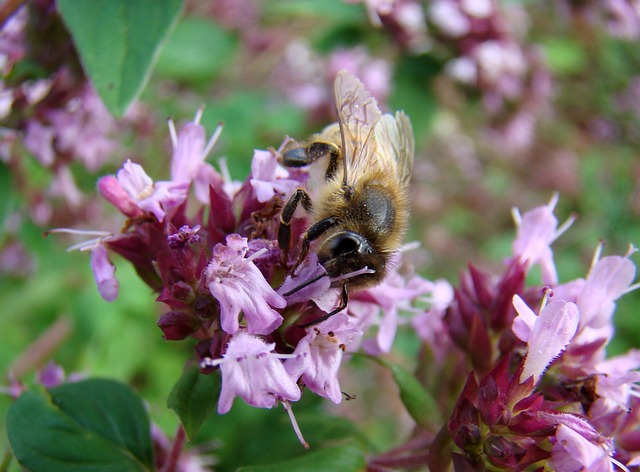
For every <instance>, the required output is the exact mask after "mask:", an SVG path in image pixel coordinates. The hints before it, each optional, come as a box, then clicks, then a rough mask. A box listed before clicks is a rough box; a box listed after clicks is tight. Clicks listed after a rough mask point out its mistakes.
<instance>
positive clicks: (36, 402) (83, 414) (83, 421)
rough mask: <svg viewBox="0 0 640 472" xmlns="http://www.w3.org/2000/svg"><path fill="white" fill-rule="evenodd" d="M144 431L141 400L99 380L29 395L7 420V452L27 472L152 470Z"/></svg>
mask: <svg viewBox="0 0 640 472" xmlns="http://www.w3.org/2000/svg"><path fill="white" fill-rule="evenodd" d="M150 431H151V428H150V425H149V419H148V417H147V414H146V411H145V409H144V405H143V404H142V401H141V399H140V398H139V397H138V396H137V395H136V394H135V393H133V392H132V391H131V390H130V389H129V388H128V387H127V386H125V385H123V384H120V383H118V382H114V381H111V380H104V379H91V380H85V381H82V382H77V383H71V384H64V385H61V386H60V387H56V388H54V389H51V390H50V391H49V392H47V391H43V390H35V389H34V390H30V391H28V392H26V393H24V394H23V395H22V396H21V397H19V398H18V399H17V400H16V402H15V403H14V404H13V405H12V406H11V408H10V410H9V413H8V415H7V432H8V436H9V441H10V442H11V447H12V449H13V452H14V453H15V455H16V458H17V460H18V462H19V463H20V464H22V465H23V466H24V467H25V468H27V469H28V470H30V471H32V472H38V471H47V472H56V471H72V472H73V471H78V472H94V471H95V472H98V471H99V472H111V471H113V472H118V471H123V470H127V471H150V470H153V467H154V461H153V449H152V443H151V432H150Z"/></svg>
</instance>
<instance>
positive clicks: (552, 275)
mask: <svg viewBox="0 0 640 472" xmlns="http://www.w3.org/2000/svg"><path fill="white" fill-rule="evenodd" d="M556 203H558V195H557V194H556V195H554V196H553V198H552V199H551V201H550V202H549V203H548V204H547V205H542V206H539V207H537V208H534V209H533V210H530V211H528V212H527V213H525V214H524V215H523V216H522V217H521V216H520V213H519V212H518V210H517V209H514V218H515V220H516V225H517V227H518V234H517V236H516V240H515V241H514V242H513V255H514V256H515V257H517V258H519V259H520V260H521V261H522V262H524V263H526V264H527V267H531V266H533V265H535V264H540V267H541V269H542V282H543V283H544V284H547V285H556V284H557V283H558V274H557V272H556V266H555V264H554V263H553V251H552V250H551V243H553V242H554V241H555V240H556V238H558V236H560V235H561V234H562V233H563V232H564V231H565V230H566V229H567V228H568V227H569V226H570V225H571V223H573V219H571V218H570V219H569V220H567V222H565V223H564V224H563V225H562V227H561V228H560V229H558V220H557V219H556V217H555V216H554V215H553V210H554V208H555V206H556Z"/></svg>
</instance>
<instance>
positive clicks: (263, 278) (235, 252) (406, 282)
mask: <svg viewBox="0 0 640 472" xmlns="http://www.w3.org/2000/svg"><path fill="white" fill-rule="evenodd" d="M201 114H202V110H200V111H199V112H198V114H197V115H196V117H195V119H194V121H193V122H190V123H187V124H186V125H185V126H184V127H183V128H182V129H181V130H180V131H179V132H177V131H176V130H175V128H174V125H173V122H171V121H170V122H169V128H170V132H171V133H170V134H171V137H172V141H173V157H172V161H171V175H170V179H169V180H166V181H154V180H152V178H151V177H149V176H148V175H147V173H146V172H145V170H144V169H143V168H142V166H140V165H139V164H136V163H134V162H131V161H127V162H126V163H125V164H124V165H123V166H122V168H121V169H120V170H119V171H118V173H117V174H116V175H108V176H105V177H102V178H101V179H100V180H99V182H98V190H99V192H100V194H101V195H102V196H103V197H104V198H105V199H106V200H107V201H108V202H110V203H111V204H112V205H113V206H115V207H116V208H117V209H118V210H119V211H120V212H121V213H122V214H123V215H125V216H126V217H127V218H128V220H127V222H126V224H125V227H124V229H123V230H122V231H121V232H119V233H111V234H110V233H100V232H95V233H91V235H92V236H97V237H96V238H95V239H92V240H91V241H87V242H84V243H81V244H79V245H78V246H77V248H78V249H82V250H88V251H91V254H92V257H91V264H92V267H93V272H94V275H95V280H96V283H97V286H98V288H99V290H100V293H101V294H102V296H103V298H105V299H106V300H109V301H110V300H113V299H115V298H116V296H117V294H118V283H117V280H116V278H115V268H114V265H113V264H112V262H111V260H110V254H112V253H117V254H119V255H121V256H122V257H124V258H125V259H127V260H128V261H129V262H131V263H132V264H133V266H134V267H135V269H136V271H137V273H138V274H139V275H140V277H141V278H142V279H143V280H144V281H145V282H146V283H147V284H148V285H149V286H150V287H151V288H152V289H154V290H155V291H156V292H157V293H158V298H157V299H158V301H160V302H162V303H164V304H165V305H166V306H167V307H168V308H169V310H168V311H167V312H166V313H165V314H163V315H162V316H161V317H160V319H159V320H158V326H159V327H160V329H161V330H162V332H163V334H164V337H165V338H166V339H168V340H179V339H184V338H187V337H189V336H191V337H193V338H195V339H196V340H198V344H197V345H196V348H195V349H196V353H197V355H198V359H199V361H200V363H201V367H202V370H203V372H205V373H211V372H213V371H215V370H218V369H219V371H220V372H221V375H222V390H221V393H220V399H219V402H218V411H219V412H220V413H225V412H227V411H228V410H229V409H230V408H231V406H232V403H233V401H234V398H235V397H237V396H239V397H241V398H242V399H243V400H244V401H246V402H247V403H249V404H251V405H253V406H256V407H261V408H271V407H273V406H275V405H276V404H278V403H279V402H294V401H297V400H298V399H299V398H300V395H301V389H302V387H306V388H308V389H309V390H311V391H312V392H314V393H316V394H317V395H320V396H322V397H324V398H327V399H329V400H331V401H333V402H335V403H340V402H341V400H342V393H341V390H340V384H339V380H338V372H339V370H340V365H341V362H342V360H343V357H344V355H345V353H348V352H350V351H353V350H356V349H358V348H359V347H360V346H362V348H363V349H364V350H365V351H367V352H369V353H372V354H378V353H384V352H388V351H389V350H390V349H391V344H392V342H393V338H394V335H395V332H396V326H397V325H398V318H399V312H400V311H401V310H408V311H410V310H413V309H414V308H413V307H414V302H415V301H417V300H418V299H421V298H425V297H427V296H428V295H429V294H430V293H432V292H433V291H434V286H433V284H431V283H429V282H427V281H425V280H423V279H421V278H420V277H418V276H417V275H415V274H413V273H412V272H411V271H408V272H407V273H405V274H403V275H401V274H400V273H399V272H398V270H397V269H398V268H400V267H401V261H400V255H398V260H397V261H395V264H394V269H392V270H391V271H390V273H389V276H388V277H387V278H386V280H385V281H384V282H383V283H382V284H381V285H380V286H378V287H374V288H371V289H368V290H364V291H360V292H356V293H354V294H353V295H352V297H351V301H350V303H349V305H348V308H347V309H346V310H345V311H343V312H341V313H338V314H336V315H334V316H331V317H329V318H327V319H325V320H324V321H322V322H314V321H315V320H320V319H321V318H322V317H323V316H324V315H326V314H327V313H330V312H332V311H334V310H335V308H336V307H337V306H338V305H339V303H340V293H339V290H338V289H337V288H333V286H332V282H337V280H332V279H329V277H328V276H327V275H326V272H325V270H324V268H323V267H322V266H321V265H320V264H319V263H318V261H317V257H316V256H315V254H313V253H312V254H310V256H309V257H308V258H306V259H305V260H304V261H303V262H302V264H301V265H300V266H299V268H298V270H297V271H296V275H295V277H293V276H291V274H289V273H288V272H289V271H288V268H289V267H291V266H292V265H293V262H295V260H296V258H297V254H296V251H297V250H298V249H297V247H296V248H295V249H292V250H291V254H288V257H286V256H287V255H285V254H282V251H281V250H280V248H279V247H278V243H277V233H278V227H279V224H280V209H281V208H282V205H283V201H284V199H285V198H286V197H287V194H289V193H291V192H292V191H294V190H295V189H296V188H298V187H299V186H301V185H304V182H305V180H306V179H307V174H306V171H305V170H299V169H298V170H295V171H294V170H288V169H286V168H284V167H282V166H281V165H280V164H279V161H278V158H279V155H280V152H281V151H280V150H275V149H270V150H268V151H260V150H256V151H255V153H254V156H253V161H252V166H251V174H250V175H249V177H248V178H247V179H246V180H245V181H244V182H242V183H239V182H234V181H231V180H230V179H229V178H228V177H224V176H223V175H224V174H227V172H226V170H225V171H224V172H223V173H222V174H220V173H218V171H217V170H216V169H215V168H214V167H213V166H211V165H210V164H208V163H207V162H205V158H206V157H207V155H208V154H209V153H210V151H211V149H212V148H213V146H214V145H215V142H216V139H217V137H218V135H219V134H220V131H221V127H218V129H217V130H216V133H214V135H213V136H212V137H211V138H210V139H209V140H208V141H207V139H206V135H205V130H204V128H203V127H202V125H200V117H201ZM287 141H288V140H287ZM287 141H285V142H287ZM222 165H223V166H224V163H222ZM305 224H306V223H305V218H304V216H303V217H301V218H299V219H295V220H294V222H293V225H292V232H293V240H294V241H300V240H301V237H302V231H303V229H304V227H305ZM295 246H296V245H295V244H294V247H295ZM363 270H368V269H363ZM360 272H361V271H359V272H357V273H354V274H348V275H346V276H341V277H342V278H344V277H348V276H355V275H358V274H359V273H360ZM307 323H311V324H310V325H309V326H306V327H303V326H305V325H306V324H307ZM376 327H378V329H377V330H376ZM370 328H371V330H372V331H373V334H372V335H371V336H370V337H369V336H367V337H366V339H363V338H364V337H365V335H366V334H367V333H368V332H369V331H370Z"/></svg>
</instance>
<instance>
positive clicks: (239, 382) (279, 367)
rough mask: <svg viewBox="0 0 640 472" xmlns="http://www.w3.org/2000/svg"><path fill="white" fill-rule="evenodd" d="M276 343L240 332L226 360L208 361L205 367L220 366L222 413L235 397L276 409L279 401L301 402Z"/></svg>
mask: <svg viewBox="0 0 640 472" xmlns="http://www.w3.org/2000/svg"><path fill="white" fill-rule="evenodd" d="M274 347H275V343H271V344H267V343H265V342H264V341H263V340H262V339H260V338H258V337H257V336H252V335H251V334H249V333H246V332H244V331H240V332H239V333H237V334H236V335H235V336H234V337H233V338H231V341H229V344H228V345H227V351H226V352H225V353H224V355H223V359H217V360H214V361H211V360H210V359H205V361H204V362H203V364H205V365H220V371H221V372H222V390H221V392H220V399H219V400H218V413H220V414H223V413H226V412H228V411H229V410H230V409H231V406H232V405H233V400H234V399H235V397H238V396H239V397H240V398H242V399H243V400H244V401H245V402H247V403H248V404H249V405H253V406H256V407H259V408H272V407H273V406H275V405H276V404H277V402H278V401H279V400H289V401H297V400H299V399H300V389H299V388H298V386H297V385H296V383H295V382H294V381H293V380H292V379H291V377H289V375H288V374H287V372H286V371H285V368H284V365H283V364H282V362H281V361H280V359H279V357H282V356H279V355H277V354H274V353H272V352H271V351H273V348H274Z"/></svg>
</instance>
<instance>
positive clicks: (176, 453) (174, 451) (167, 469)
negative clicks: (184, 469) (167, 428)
mask: <svg viewBox="0 0 640 472" xmlns="http://www.w3.org/2000/svg"><path fill="white" fill-rule="evenodd" d="M186 439H187V435H186V433H185V431H184V428H183V427H182V424H179V425H178V430H177V431H176V437H175V438H174V440H173V446H172V447H171V454H170V455H169V457H168V458H167V463H166V464H165V466H164V468H163V469H162V472H175V471H176V466H177V465H178V459H180V455H181V454H182V449H183V448H184V443H185V441H186Z"/></svg>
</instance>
